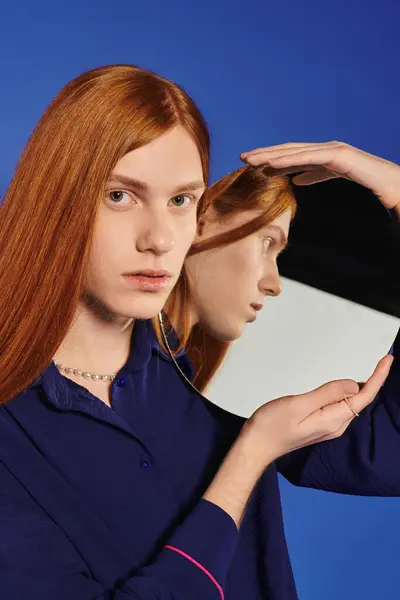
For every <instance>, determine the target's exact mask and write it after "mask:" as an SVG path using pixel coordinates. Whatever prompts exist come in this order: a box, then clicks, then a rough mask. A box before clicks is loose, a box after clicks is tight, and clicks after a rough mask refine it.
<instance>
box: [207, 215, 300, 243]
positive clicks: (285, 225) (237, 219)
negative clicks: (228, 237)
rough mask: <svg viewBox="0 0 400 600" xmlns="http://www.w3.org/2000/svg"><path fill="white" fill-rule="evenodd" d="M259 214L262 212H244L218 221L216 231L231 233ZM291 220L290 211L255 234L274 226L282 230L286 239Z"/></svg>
mask: <svg viewBox="0 0 400 600" xmlns="http://www.w3.org/2000/svg"><path fill="white" fill-rule="evenodd" d="M260 214H262V212H260V211H259V210H258V209H256V210H245V211H243V212H241V213H238V214H235V215H233V216H232V217H229V218H226V219H221V220H219V223H218V229H219V231H220V232H221V233H222V232H225V231H231V230H232V229H236V228H237V227H240V226H242V225H245V224H246V223H249V222H250V221H252V220H253V219H256V218H257V217H258V216H260ZM291 218H292V213H291V211H290V210H287V211H285V212H284V213H282V214H281V215H280V216H279V217H277V218H276V219H274V221H271V223H269V224H268V225H266V226H265V227H262V229H259V230H258V231H257V232H255V233H258V232H260V231H261V232H263V231H267V230H268V228H270V227H271V226H275V227H279V228H280V229H282V231H283V232H284V233H285V234H286V237H287V235H288V233H289V227H290V220H291Z"/></svg>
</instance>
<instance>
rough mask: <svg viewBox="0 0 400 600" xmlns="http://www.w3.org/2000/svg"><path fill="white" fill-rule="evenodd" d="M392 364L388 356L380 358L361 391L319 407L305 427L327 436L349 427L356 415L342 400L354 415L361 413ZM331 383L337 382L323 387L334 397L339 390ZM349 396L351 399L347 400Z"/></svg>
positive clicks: (378, 388) (381, 383)
mask: <svg viewBox="0 0 400 600" xmlns="http://www.w3.org/2000/svg"><path fill="white" fill-rule="evenodd" d="M392 362H393V357H392V356H390V355H387V356H385V357H384V358H382V359H381V360H380V361H379V363H378V365H377V366H376V368H375V371H374V372H373V374H372V375H371V377H370V378H369V379H368V381H367V382H366V383H365V385H364V387H363V389H362V391H360V392H359V393H358V394H355V395H352V396H351V394H347V393H346V394H344V396H342V398H341V399H340V400H339V401H337V402H335V403H331V404H325V405H323V406H321V408H320V410H316V411H315V412H314V414H312V415H310V416H309V417H308V419H307V426H308V427H311V429H313V430H314V429H315V431H321V430H322V431H326V432H327V435H332V434H334V432H335V431H337V430H338V429H339V428H340V427H343V426H344V425H345V424H347V425H349V423H350V422H351V421H352V420H353V419H354V418H355V417H356V415H355V414H354V413H353V412H352V410H351V408H350V407H349V405H348V403H347V402H346V400H344V398H345V397H347V400H348V401H349V402H350V404H351V406H352V407H353V409H354V411H355V412H356V413H361V411H362V410H364V408H366V407H367V406H368V405H369V404H371V402H372V401H373V400H374V398H375V397H376V395H377V393H378V392H379V390H380V388H381V387H382V385H383V384H384V382H385V380H386V377H387V376H388V373H389V371H390V367H391V365H392ZM331 383H337V382H330V383H329V384H325V385H326V387H327V388H328V386H330V387H329V388H328V389H330V394H332V395H333V396H334V395H336V393H339V392H340V390H339V388H338V387H337V388H333V387H332V386H331V385H330V384H331ZM324 387H325V386H322V388H324ZM322 388H321V389H322ZM343 389H344V388H343ZM350 396H351V398H349V397H350Z"/></svg>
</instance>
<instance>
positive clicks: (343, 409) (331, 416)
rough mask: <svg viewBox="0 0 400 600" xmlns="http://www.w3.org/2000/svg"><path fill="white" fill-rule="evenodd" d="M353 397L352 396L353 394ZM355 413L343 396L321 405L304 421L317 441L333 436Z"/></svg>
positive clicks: (347, 423) (353, 417) (346, 424)
mask: <svg viewBox="0 0 400 600" xmlns="http://www.w3.org/2000/svg"><path fill="white" fill-rule="evenodd" d="M353 397H354V396H353ZM355 418H356V417H355V415H354V414H353V412H352V411H351V409H350V408H349V407H348V405H347V403H346V402H345V400H344V399H343V397H342V398H341V399H340V400H339V401H337V402H333V403H331V404H326V405H324V406H321V408H320V409H317V410H316V411H314V412H313V413H312V414H311V415H309V416H308V417H307V419H306V420H305V421H304V426H306V427H307V430H309V431H311V432H313V434H314V436H315V437H316V436H317V435H318V437H316V442H317V441H322V440H323V439H328V438H330V437H332V438H333V437H335V435H336V433H337V432H338V431H339V430H341V429H342V428H343V427H345V426H348V425H349V424H350V422H351V421H352V420H353V419H355Z"/></svg>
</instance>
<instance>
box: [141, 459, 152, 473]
mask: <svg viewBox="0 0 400 600" xmlns="http://www.w3.org/2000/svg"><path fill="white" fill-rule="evenodd" d="M139 467H140V469H141V470H142V471H148V470H149V469H151V464H150V462H149V461H148V460H145V459H142V460H141V461H140V463H139Z"/></svg>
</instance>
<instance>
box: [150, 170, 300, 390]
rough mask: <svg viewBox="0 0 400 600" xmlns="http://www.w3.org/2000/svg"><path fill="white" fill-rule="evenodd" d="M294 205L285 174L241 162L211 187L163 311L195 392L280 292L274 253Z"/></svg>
mask: <svg viewBox="0 0 400 600" xmlns="http://www.w3.org/2000/svg"><path fill="white" fill-rule="evenodd" d="M295 211H296V200H295V197H294V194H293V191H292V188H291V184H290V182H289V179H288V178H286V177H268V176H267V175H265V173H264V171H263V170H262V169H257V168H253V167H249V166H246V167H242V168H241V169H238V170H236V171H234V172H232V173H230V174H228V175H226V176H225V177H223V178H222V179H220V180H219V181H217V182H216V183H215V184H214V185H213V186H211V188H210V189H209V191H208V199H207V204H206V209H205V212H204V214H203V215H202V217H201V218H200V222H199V227H198V234H197V237H196V239H195V243H194V245H193V246H192V248H191V250H190V252H189V255H188V257H187V259H186V261H185V265H184V268H183V269H182V273H181V276H180V279H179V281H178V283H177V285H176V286H175V288H174V290H173V292H172V294H171V295H170V297H169V299H168V302H167V305H166V306H165V310H164V312H165V315H164V323H166V322H167V319H168V320H169V322H170V323H171V325H172V327H173V329H174V331H175V332H176V335H177V337H178V339H179V340H180V346H179V348H178V349H177V350H179V349H180V348H181V347H182V346H184V347H186V351H187V354H188V356H189V358H190V359H191V362H192V364H193V367H194V377H193V380H192V384H193V385H194V386H195V387H196V388H197V390H199V391H200V392H203V391H204V390H205V388H206V386H207V384H208V383H209V382H210V380H211V378H212V377H213V375H214V374H215V372H216V371H217V369H218V367H219V366H220V365H221V363H222V361H223V359H224V357H225V355H226V352H227V350H228V348H229V345H230V343H231V342H232V341H234V340H236V339H237V338H239V337H240V336H241V335H242V334H243V331H244V329H245V326H246V324H247V323H250V322H253V321H255V319H256V317H257V312H258V311H259V310H261V309H262V308H263V305H264V301H265V297H266V296H278V295H279V294H280V291H281V283H280V277H279V272H278V267H277V259H278V256H279V255H280V254H281V252H283V250H284V249H285V248H286V246H287V240H288V234H289V226H290V222H291V219H292V218H293V217H294V214H295ZM181 315H185V316H186V322H183V323H182V319H181ZM155 326H156V328H160V329H161V328H162V323H161V326H160V322H158V323H156V324H155ZM160 329H159V330H160ZM164 342H165V338H164Z"/></svg>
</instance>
